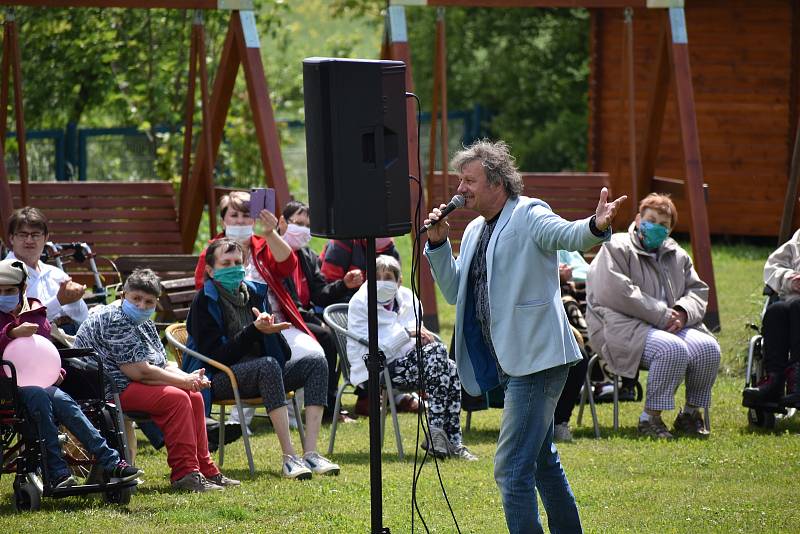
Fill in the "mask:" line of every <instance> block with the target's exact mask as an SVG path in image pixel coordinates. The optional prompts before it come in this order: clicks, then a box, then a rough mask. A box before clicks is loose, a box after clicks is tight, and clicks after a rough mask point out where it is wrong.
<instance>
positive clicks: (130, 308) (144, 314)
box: [122, 299, 156, 324]
mask: <svg viewBox="0 0 800 534" xmlns="http://www.w3.org/2000/svg"><path fill="white" fill-rule="evenodd" d="M155 311H156V309H155V308H154V307H153V308H147V309H145V310H140V309H139V307H138V306H136V304H134V303H133V302H131V301H129V300H128V299H122V313H124V314H125V315H127V316H128V318H129V319H130V320H131V321H133V322H134V323H136V324H142V323H143V322H145V321H146V320H148V319H149V318H150V316H151V315H153V313H154V312H155Z"/></svg>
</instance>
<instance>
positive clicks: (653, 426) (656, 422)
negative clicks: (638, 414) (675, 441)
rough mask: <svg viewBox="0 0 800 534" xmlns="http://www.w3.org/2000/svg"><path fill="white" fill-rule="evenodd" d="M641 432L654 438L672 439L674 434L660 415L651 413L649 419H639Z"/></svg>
mask: <svg viewBox="0 0 800 534" xmlns="http://www.w3.org/2000/svg"><path fill="white" fill-rule="evenodd" d="M638 429H639V434H641V435H642V436H646V437H649V438H654V439H672V438H673V437H674V436H673V435H672V434H670V433H669V430H667V425H665V424H664V421H663V420H662V419H661V416H660V415H651V416H650V419H649V420H647V421H642V420H639V427H638Z"/></svg>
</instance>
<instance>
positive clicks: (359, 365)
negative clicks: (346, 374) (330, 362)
mask: <svg viewBox="0 0 800 534" xmlns="http://www.w3.org/2000/svg"><path fill="white" fill-rule="evenodd" d="M395 300H396V301H397V305H398V306H397V309H396V310H387V309H386V308H385V307H384V306H381V305H380V304H379V305H378V347H379V348H380V349H381V350H383V353H384V355H385V356H386V363H387V364H388V363H390V362H393V361H394V360H396V359H398V358H401V357H403V356H405V355H406V354H408V352H409V351H410V350H412V349H413V348H414V347H415V346H416V341H415V339H414V338H412V337H411V336H409V335H408V332H409V330H416V329H417V326H416V320H415V318H414V305H415V304H416V306H417V309H418V310H419V311H418V314H419V316H420V317H422V306H421V305H420V303H419V300H417V299H416V298H415V297H414V295H413V293H411V290H410V289H408V288H407V287H403V286H400V288H399V289H398V291H397V296H396V297H395ZM367 322H368V309H367V284H364V285H362V286H361V287H360V288H359V289H358V291H356V294H355V295H353V298H351V299H350V306H349V308H348V311H347V329H348V330H350V331H351V332H352V333H354V334H355V335H356V336H358V337H359V338H362V339H364V340H367V339H369V327H368V324H367ZM368 350H369V348H368V347H367V346H366V345H364V344H362V343H359V342H358V341H356V340H354V339H352V338H349V337H348V338H347V359H348V360H349V361H350V382H351V383H353V384H360V383H361V382H364V381H365V380H367V378H368V372H367V366H366V364H365V363H364V359H363V357H364V354H365V353H366V352H367V351H368Z"/></svg>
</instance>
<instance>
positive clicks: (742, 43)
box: [588, 0, 800, 236]
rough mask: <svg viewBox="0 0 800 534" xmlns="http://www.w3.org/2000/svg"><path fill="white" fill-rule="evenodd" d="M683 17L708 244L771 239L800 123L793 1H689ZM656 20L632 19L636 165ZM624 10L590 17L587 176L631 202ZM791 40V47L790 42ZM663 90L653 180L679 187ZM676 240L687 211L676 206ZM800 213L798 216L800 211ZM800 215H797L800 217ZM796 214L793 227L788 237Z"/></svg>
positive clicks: (679, 161) (639, 14)
mask: <svg viewBox="0 0 800 534" xmlns="http://www.w3.org/2000/svg"><path fill="white" fill-rule="evenodd" d="M686 4H687V7H686V19H687V31H688V36H689V50H690V57H691V68H692V78H693V84H694V94H695V103H696V109H697V125H698V131H699V138H700V150H701V154H702V164H703V170H704V174H705V183H707V184H708V185H709V202H708V212H709V223H710V228H711V232H712V233H713V234H732V235H756V236H771V235H777V233H778V229H779V225H780V220H781V214H782V211H783V201H784V195H785V192H786V184H787V180H788V171H789V166H790V160H791V154H792V145H793V142H794V135H795V129H796V127H797V113H798V90H797V85H798V80H797V70H798V59H799V58H798V51H797V49H798V39H797V33H798V23H797V19H798V8H797V7H794V4H795V2H792V1H791V0H757V1H756V0H751V1H746V0H689V1H688V2H687V3H686ZM659 11H660V10H649V9H637V10H635V12H634V23H633V24H634V28H635V31H634V41H635V52H634V55H635V77H634V79H635V84H636V90H635V94H636V100H635V110H636V129H637V155H638V156H639V157H641V154H642V152H643V148H644V147H643V144H644V134H645V124H646V117H645V115H646V113H647V107H648V105H649V98H650V94H651V91H652V85H653V77H654V74H655V73H654V70H655V63H656V53H657V43H658V36H659V31H660V19H659V15H660V13H659ZM623 27H624V24H623V10H622V9H607V10H602V11H600V10H594V11H593V20H592V32H591V40H592V43H591V49H592V58H591V62H592V74H591V78H590V96H589V107H590V115H591V120H590V124H589V151H588V153H589V164H588V167H589V169H590V170H591V171H595V172H601V171H602V172H608V173H609V174H610V175H611V183H612V187H613V192H614V194H615V195H617V194H621V193H629V192H630V190H631V187H630V182H631V174H630V167H629V157H628V152H629V144H628V118H627V108H626V106H627V103H626V102H627V101H626V100H625V101H623V100H621V98H620V91H623V92H625V95H626V98H627V86H626V82H625V80H626V78H625V76H624V75H623V70H622V68H623V65H622V46H623V36H624V33H623V31H624V29H623ZM793 36H794V38H793ZM677 119H678V116H677V107H676V102H675V98H674V90H673V88H672V87H670V90H669V97H668V100H667V108H666V115H665V117H664V123H663V130H662V136H661V144H660V149H659V156H658V159H657V163H656V175H657V176H664V177H668V178H679V179H683V178H684V177H685V173H684V167H683V154H682V150H681V145H680V137H679V130H678V120H677ZM676 200H677V201H676V203H677V204H678V210H679V215H680V219H681V220H679V224H678V230H680V231H686V230H688V228H689V226H688V222H689V221H688V213H689V210H688V203H687V201H686V199H682V198H679V199H676ZM799 208H800V206H799ZM798 211H800V209H798ZM798 221H800V214H798V216H797V217H796V218H795V222H796V224H795V227H797V222H798Z"/></svg>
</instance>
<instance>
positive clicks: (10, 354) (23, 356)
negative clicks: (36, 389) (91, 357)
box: [3, 334, 61, 388]
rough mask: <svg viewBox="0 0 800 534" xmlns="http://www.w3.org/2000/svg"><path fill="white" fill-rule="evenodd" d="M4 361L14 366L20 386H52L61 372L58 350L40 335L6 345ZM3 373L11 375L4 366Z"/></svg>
mask: <svg viewBox="0 0 800 534" xmlns="http://www.w3.org/2000/svg"><path fill="white" fill-rule="evenodd" d="M3 359H4V360H8V361H10V362H11V363H13V364H14V368H15V369H16V370H17V385H18V386H40V387H43V388H46V387H48V386H52V385H53V384H54V383H55V381H56V380H57V379H58V375H59V372H60V370H61V357H60V356H59V355H58V349H57V348H56V347H55V345H53V344H52V343H51V342H50V340H49V339H47V338H46V337H42V336H40V335H38V334H33V335H32V336H28V337H20V338H17V339H15V340H14V341H12V342H11V343H9V344H8V345H6V350H4V351H3ZM3 371H4V372H5V374H6V376H10V375H11V371H10V369H9V368H8V366H3Z"/></svg>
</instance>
